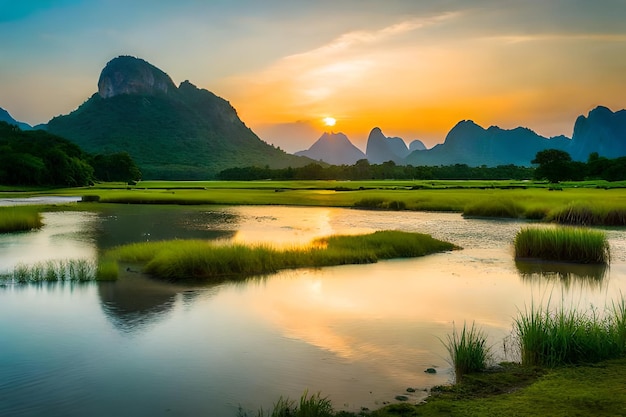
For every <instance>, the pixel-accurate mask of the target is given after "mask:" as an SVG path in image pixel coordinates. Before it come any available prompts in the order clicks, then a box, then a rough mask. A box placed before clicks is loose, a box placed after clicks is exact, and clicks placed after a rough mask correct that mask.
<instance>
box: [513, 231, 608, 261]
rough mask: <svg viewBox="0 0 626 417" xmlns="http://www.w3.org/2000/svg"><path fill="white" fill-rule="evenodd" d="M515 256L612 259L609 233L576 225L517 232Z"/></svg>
mask: <svg viewBox="0 0 626 417" xmlns="http://www.w3.org/2000/svg"><path fill="white" fill-rule="evenodd" d="M514 246H515V257H516V258H517V259H520V258H521V259H524V258H536V259H543V260H550V261H560V262H561V261H565V262H577V263H587V264H592V263H597V264H602V263H609V260H610V251H609V243H608V240H607V238H606V235H605V233H603V232H601V231H597V230H590V229H584V228H575V227H556V228H532V227H528V228H524V229H522V230H520V231H519V232H518V233H517V235H516V236H515V242H514Z"/></svg>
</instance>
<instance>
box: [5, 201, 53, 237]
mask: <svg viewBox="0 0 626 417" xmlns="http://www.w3.org/2000/svg"><path fill="white" fill-rule="evenodd" d="M41 226H43V221H42V219H41V213H39V210H38V209H37V208H35V207H29V206H16V207H0V233H9V232H23V231H28V230H32V229H38V228H40V227H41Z"/></svg>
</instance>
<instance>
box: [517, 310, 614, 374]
mask: <svg viewBox="0 0 626 417" xmlns="http://www.w3.org/2000/svg"><path fill="white" fill-rule="evenodd" d="M625 319H626V306H625V302H624V300H623V299H622V301H621V302H620V303H613V306H612V309H607V311H606V312H605V314H604V315H601V314H600V313H599V312H598V311H597V310H596V309H594V308H592V309H591V310H590V311H589V312H586V313H583V312H580V311H577V310H575V309H572V310H569V311H568V310H566V309H565V308H564V307H561V308H559V309H557V310H555V311H551V310H550V309H549V305H548V306H546V307H541V306H538V307H536V306H534V305H532V306H531V308H530V310H526V311H524V312H523V313H520V314H519V316H518V317H517V318H516V319H515V336H516V337H517V339H518V343H519V349H520V352H521V359H522V364H523V365H529V366H548V367H555V366H561V365H566V364H578V363H593V362H598V361H602V360H606V359H613V358H619V357H623V356H624V354H626V330H625V328H624V324H625V322H624V320H625Z"/></svg>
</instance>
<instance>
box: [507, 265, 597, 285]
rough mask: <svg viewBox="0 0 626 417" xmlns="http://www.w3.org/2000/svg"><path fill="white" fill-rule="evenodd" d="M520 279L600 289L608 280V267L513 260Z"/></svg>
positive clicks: (529, 281) (530, 281)
mask: <svg viewBox="0 0 626 417" xmlns="http://www.w3.org/2000/svg"><path fill="white" fill-rule="evenodd" d="M515 266H516V267H517V270H518V271H519V274H520V277H521V278H522V281H525V282H528V283H538V282H539V283H541V282H545V283H554V282H557V283H560V284H561V285H562V287H563V288H564V289H566V290H570V289H572V287H580V288H581V289H585V288H588V289H590V290H601V289H602V288H603V287H604V284H605V280H608V272H609V267H608V266H607V265H604V264H593V265H590V264H574V263H563V262H542V261H520V260H516V261H515Z"/></svg>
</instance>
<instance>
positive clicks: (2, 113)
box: [0, 107, 32, 130]
mask: <svg viewBox="0 0 626 417" xmlns="http://www.w3.org/2000/svg"><path fill="white" fill-rule="evenodd" d="M0 122H7V123H8V124H10V125H13V126H17V127H19V128H20V129H22V130H31V129H32V126H31V125H29V124H28V123H23V122H18V121H17V120H15V119H14V118H13V117H11V115H10V114H9V112H8V111H6V110H5V109H3V108H2V107H0Z"/></svg>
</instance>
